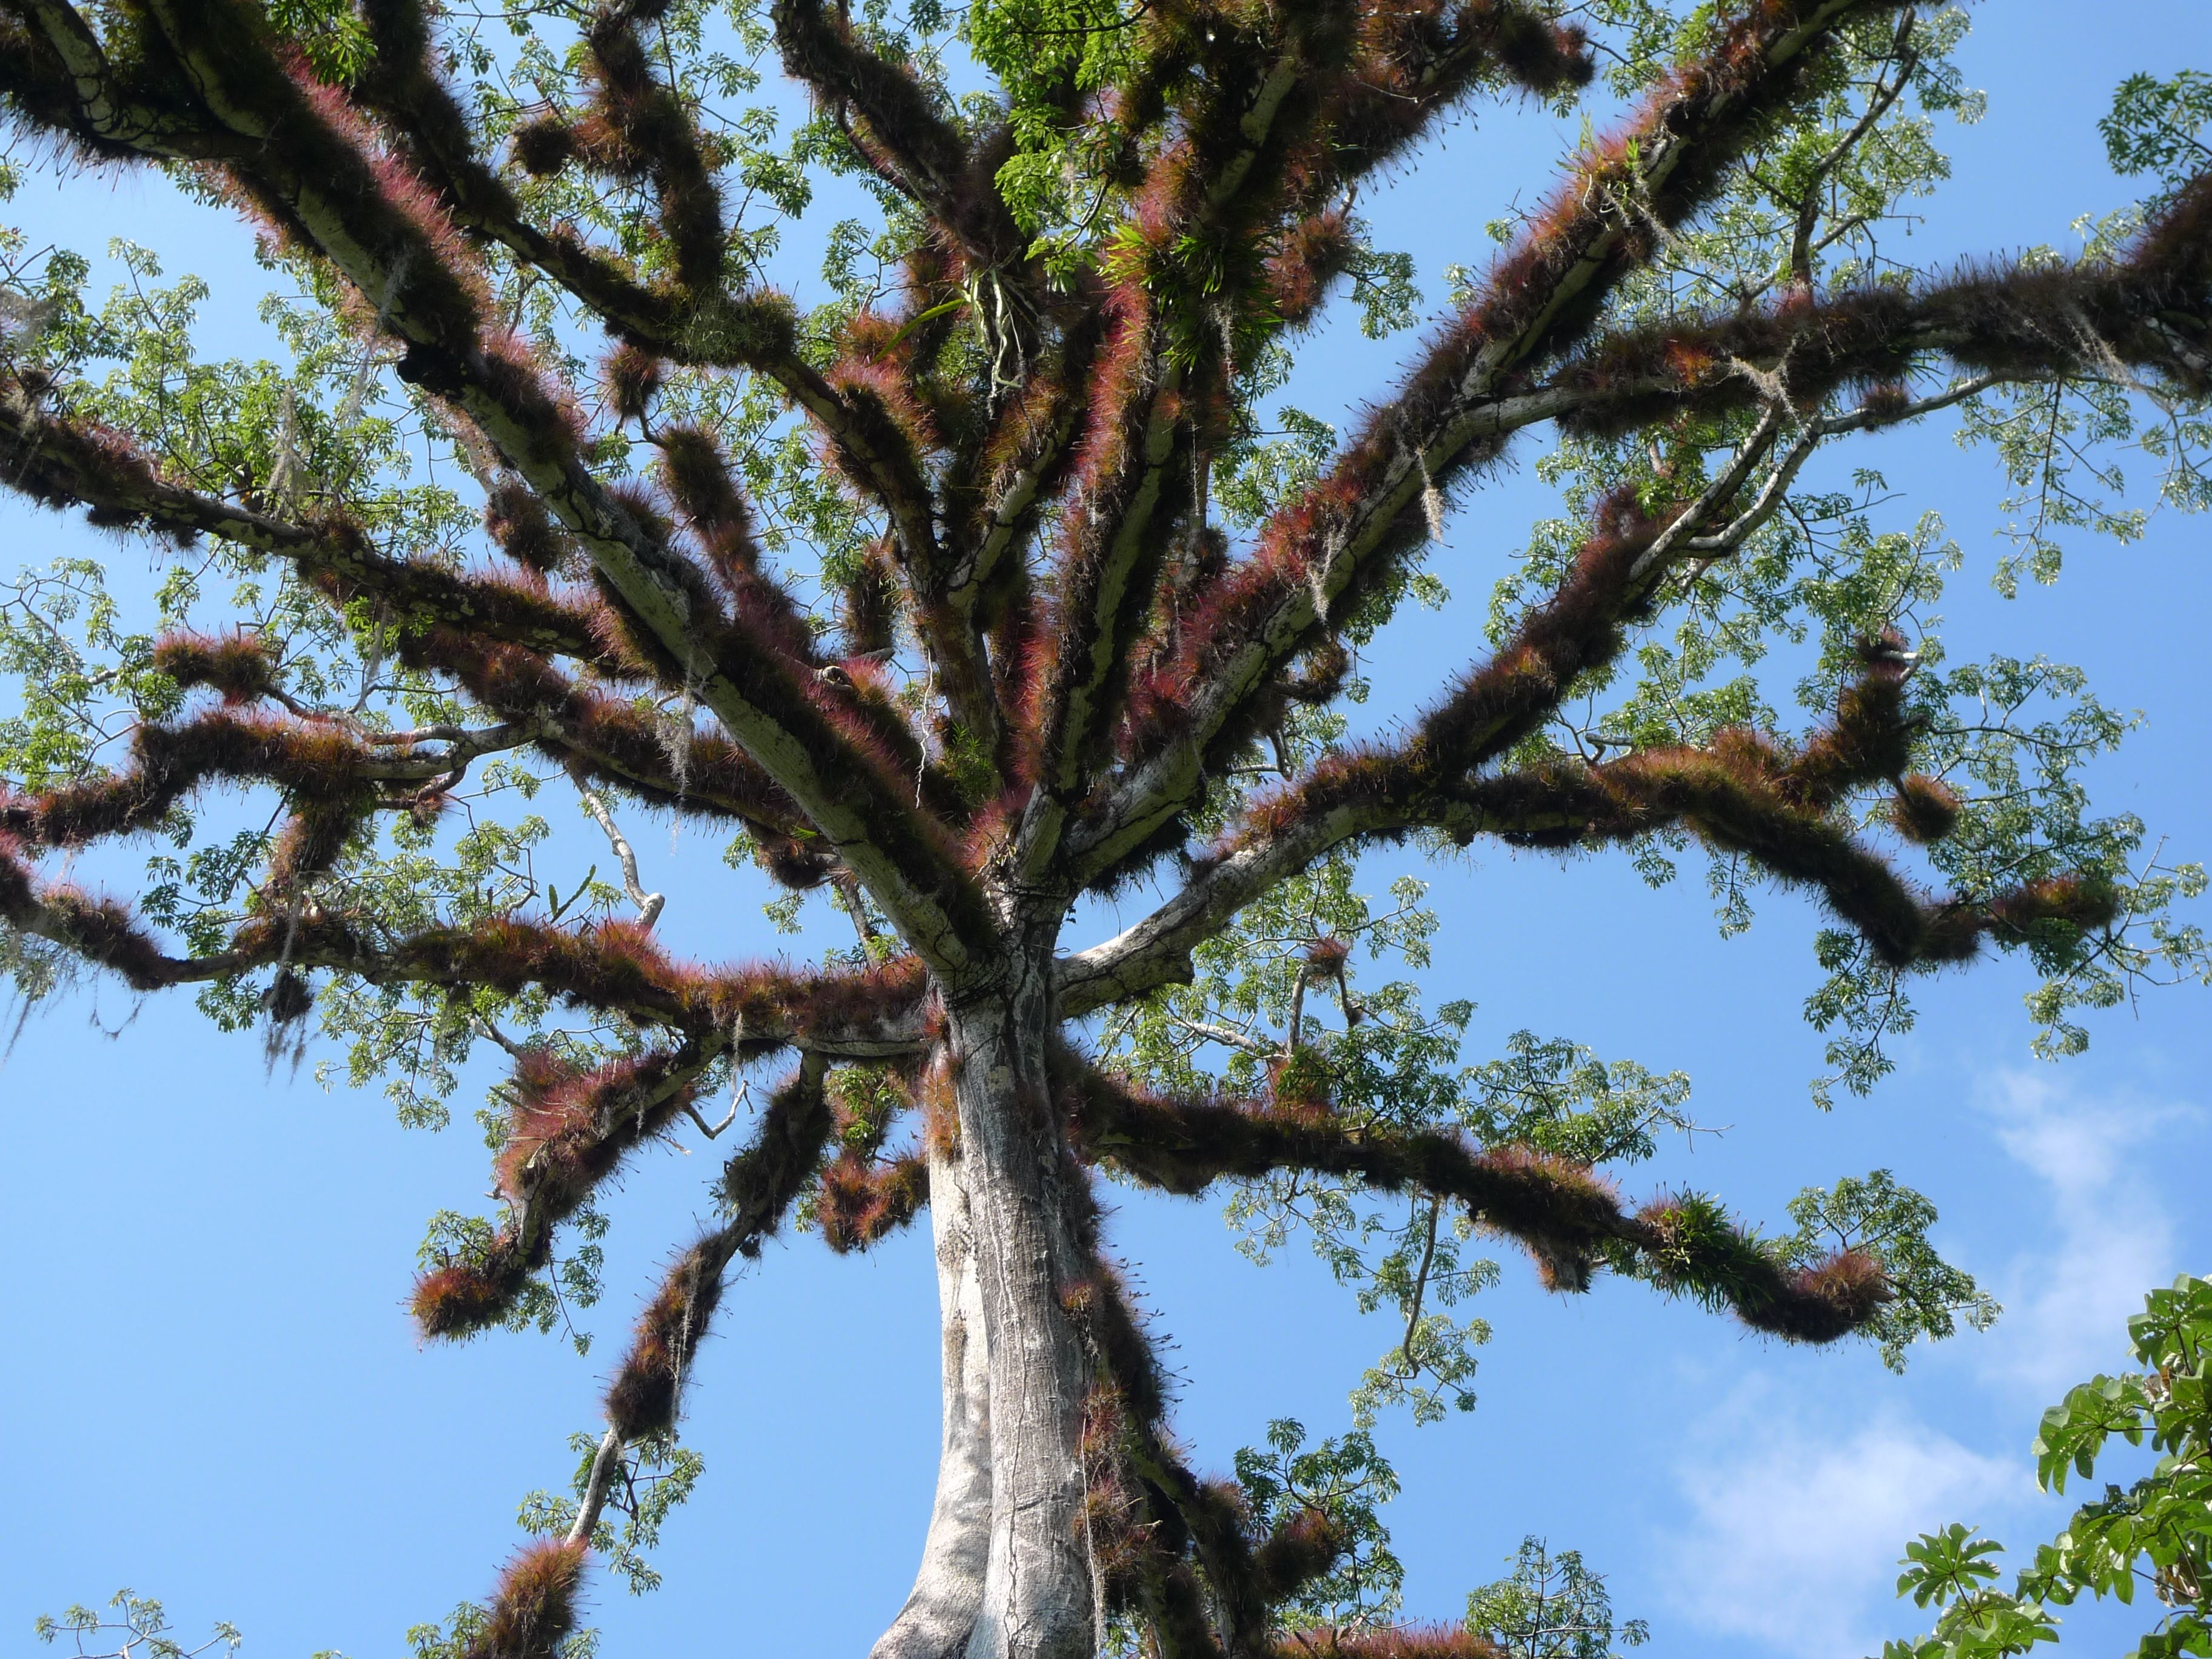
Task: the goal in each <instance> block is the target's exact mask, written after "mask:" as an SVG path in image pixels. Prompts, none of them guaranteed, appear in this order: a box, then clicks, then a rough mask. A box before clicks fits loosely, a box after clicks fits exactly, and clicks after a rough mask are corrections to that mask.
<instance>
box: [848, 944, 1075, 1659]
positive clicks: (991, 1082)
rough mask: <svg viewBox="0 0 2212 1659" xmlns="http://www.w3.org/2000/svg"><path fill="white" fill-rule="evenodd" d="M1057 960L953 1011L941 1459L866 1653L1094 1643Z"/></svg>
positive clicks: (971, 1654) (1063, 1649) (945, 1173)
mask: <svg viewBox="0 0 2212 1659" xmlns="http://www.w3.org/2000/svg"><path fill="white" fill-rule="evenodd" d="M1050 959H1051V951H1050V948H1049V946H1048V945H1047V946H1045V947H1044V948H1042V949H1041V950H1036V951H1030V950H1021V951H1018V952H1017V953H1015V954H1014V955H1013V956H1012V959H1011V960H1010V961H1009V963H1008V964H1007V969H1006V979H1005V980H1004V981H1001V983H1000V985H999V986H996V987H994V989H993V991H992V993H991V994H988V995H987V996H984V997H981V998H978V999H975V1000H963V1002H961V1003H960V1004H959V1005H957V1006H954V1007H952V1008H951V1010H950V1011H949V1012H950V1018H949V1030H948V1035H947V1038H946V1042H947V1048H946V1054H945V1073H947V1074H948V1079H949V1083H950V1091H951V1102H950V1104H951V1107H952V1109H953V1110H954V1112H955V1114H956V1116H957V1126H958V1136H957V1139H958V1145H957V1149H950V1148H948V1149H945V1150H944V1151H941V1152H933V1158H934V1160H935V1161H934V1162H933V1164H932V1167H931V1187H930V1189H931V1194H932V1200H933V1226H934V1227H935V1229H936V1235H937V1250H938V1275H939V1278H938V1284H939V1305H940V1307H941V1309H942V1310H943V1316H944V1320H945V1357H944V1379H945V1432H944V1439H943V1443H942V1444H943V1449H942V1453H941V1457H940V1462H939V1473H938V1487H937V1498H936V1504H935V1507H934V1510H933V1514H932V1516H931V1522H930V1531H929V1537H928V1540H927V1543H926V1544H925V1546H924V1548H923V1554H922V1565H921V1572H920V1574H919V1575H918V1577H917V1578H916V1581H915V1587H914V1590H913V1593H912V1594H911V1595H909V1596H908V1600H907V1603H906V1606H905V1607H903V1608H902V1610H901V1612H900V1613H899V1616H898V1618H897V1620H896V1621H895V1622H894V1623H893V1624H892V1626H891V1627H890V1630H889V1631H887V1632H885V1633H884V1636H883V1638H881V1640H880V1641H878V1644H877V1645H876V1647H875V1650H874V1652H873V1655H872V1659H943V1656H950V1655H953V1654H960V1655H963V1656H964V1659H1078V1656H1087V1655H1089V1654H1091V1652H1092V1651H1093V1650H1094V1648H1095V1645H1096V1640H1097V1619H1096V1609H1095V1607H1094V1606H1093V1591H1092V1576H1091V1559H1090V1551H1089V1549H1088V1547H1087V1545H1086V1543H1085V1531H1084V1474H1083V1465H1082V1458H1081V1437H1082V1428H1083V1413H1084V1404H1085V1397H1086V1395H1087V1393H1088V1390H1089V1388H1090V1385H1091V1369H1092V1368H1091V1358H1090V1355H1089V1352H1088V1350H1087V1348H1086V1346H1085V1343H1084V1340H1083V1339H1082V1336H1081V1334H1080V1333H1079V1330H1078V1329H1077V1328H1076V1325H1075V1323H1074V1321H1073V1318H1072V1317H1071V1316H1070V1315H1069V1313H1068V1310H1067V1309H1066V1306H1065V1305H1064V1302H1063V1297H1064V1296H1065V1294H1066V1291H1067V1290H1068V1289H1069V1288H1070V1287H1071V1286H1073V1285H1076V1284H1077V1283H1079V1282H1080V1281H1081V1280H1082V1279H1083V1278H1084V1277H1085V1273H1086V1261H1087V1256H1086V1255H1085V1251H1084V1250H1083V1248H1082V1246H1081V1243H1080V1242H1079V1239H1080V1236H1081V1235H1080V1230H1079V1224H1078V1221H1077V1218H1076V1217H1075V1216H1074V1214H1073V1213H1072V1211H1071V1203H1070V1200H1071V1196H1072V1195H1071V1194H1069V1193H1068V1191H1067V1190H1066V1184H1065V1179H1064V1176H1063V1174H1062V1157H1063V1154H1062V1150H1061V1144H1060V1130H1059V1127H1058V1126H1057V1125H1056V1124H1055V1123H1054V1120H1053V1118H1052V1115H1051V1113H1050V1110H1049V1100H1050V1094H1049V1089H1048V1084H1047V1080H1046V1074H1045V1052H1046V1041H1047V1032H1048V1030H1049V1029H1050V1028H1049V1024H1048V1016H1049V1004H1050V998H1049V985H1048V977H1047V965H1048V963H1049V961H1050ZM946 1200H950V1201H949V1202H948V1201H946ZM1074 1201H1075V1202H1080V1200H1079V1199H1077V1200H1074Z"/></svg>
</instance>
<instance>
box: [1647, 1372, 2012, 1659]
mask: <svg viewBox="0 0 2212 1659" xmlns="http://www.w3.org/2000/svg"><path fill="white" fill-rule="evenodd" d="M1776 1407H1777V1400H1776V1398H1775V1395H1774V1391H1773V1389H1771V1385H1769V1384H1765V1383H1754V1384H1753V1385H1752V1386H1751V1387H1749V1388H1747V1389H1744V1390H1742V1391H1741V1392H1740V1393H1739V1395H1737V1397H1736V1398H1735V1399H1734V1400H1732V1401H1730V1402H1729V1406H1728V1407H1727V1408H1725V1410H1723V1412H1721V1413H1716V1414H1715V1417H1714V1418H1713V1419H1711V1421H1710V1422H1709V1423H1708V1425H1707V1426H1706V1430H1705V1435H1704V1436H1703V1438H1704V1439H1705V1442H1706V1444H1705V1448H1704V1450H1705V1454H1706V1455H1703V1456H1700V1457H1699V1458H1698V1459H1697V1460H1696V1461H1694V1462H1686V1463H1685V1464H1684V1466H1683V1468H1682V1475H1681V1490H1682V1495H1683V1497H1684V1498H1686V1500H1687V1502H1688V1504H1689V1509H1690V1514H1691V1516H1692V1521H1691V1524H1690V1526H1689V1527H1688V1528H1686V1530H1685V1531H1684V1532H1683V1533H1682V1534H1680V1535H1679V1536H1678V1538H1677V1539H1676V1541H1675V1542H1674V1547H1673V1549H1672V1551H1671V1553H1672V1555H1673V1557H1674V1559H1673V1561H1672V1564H1671V1565H1672V1568H1673V1571H1672V1572H1671V1573H1670V1574H1669V1580H1670V1583H1671V1584H1672V1586H1673V1593H1674V1599H1675V1602H1676V1608H1675V1610H1676V1611H1677V1612H1678V1613H1680V1614H1681V1615H1682V1616H1684V1617H1685V1618H1686V1620H1689V1621H1690V1622H1691V1623H1692V1624H1694V1625H1695V1626H1697V1627H1698V1628H1699V1629H1700V1630H1703V1631H1705V1632H1710V1633H1711V1634H1715V1635H1725V1636H1736V1637H1743V1638H1750V1639H1751V1640H1753V1641H1754V1642H1756V1643H1759V1644H1762V1645H1766V1646H1771V1647H1772V1648H1773V1649H1774V1650H1775V1651H1777V1652H1778V1653H1782V1652H1786V1653H1789V1654H1790V1655H1792V1656H1795V1659H1857V1656H1860V1655H1863V1654H1867V1653H1873V1652H1878V1651H1880V1650H1881V1643H1882V1639H1883V1638H1884V1637H1887V1636H1891V1635H1897V1634H1900V1633H1902V1629H1901V1626H1899V1624H1898V1621H1897V1620H1895V1619H1890V1620H1887V1621H1883V1620H1881V1619H1880V1618H1879V1615H1880V1614H1881V1613H1884V1612H1887V1611H1889V1610H1891V1609H1893V1607H1894V1603H1893V1601H1891V1600H1890V1590H1891V1586H1892V1584H1893V1582H1894V1579H1895V1576H1896V1571H1897V1568H1896V1565H1895V1563H1896V1560H1897V1557H1898V1553H1899V1549H1900V1548H1901V1547H1902V1545H1903V1543H1904V1542H1905V1541H1906V1540H1907V1539H1910V1538H1912V1537H1915V1536H1917V1534H1920V1533H1923V1532H1926V1531H1929V1530H1930V1529H1932V1528H1936V1527H1938V1526H1941V1525H1942V1524H1944V1523H1945V1522H1949V1521H1952V1520H1955V1519H1958V1518H1960V1516H1976V1515H1977V1514H1981V1515H1986V1514H1987V1513H1988V1512H1989V1511H1990V1510H1991V1509H1992V1508H1993V1507H1994V1508H2002V1507H2007V1506H2008V1500H2010V1499H2013V1498H2017V1497H2020V1496H2022V1495H2024V1493H2025V1490H2026V1488H2027V1484H2028V1477H2027V1474H2026V1473H2025V1472H2024V1471H2023V1470H2022V1469H2021V1468H2020V1467H2019V1466H2018V1465H2017V1464H2016V1463H2013V1462H2007V1461H2005V1460H2003V1459H2002V1458H1996V1457H1984V1456H1983V1455H1980V1454H1978V1453H1976V1452H1972V1451H1970V1450H1968V1449H1966V1447H1964V1446H1962V1445H1960V1443H1958V1442H1957V1441H1955V1440H1954V1439H1951V1438H1950V1437H1948V1436H1945V1435H1941V1434H1937V1433H1935V1432H1934V1431H1930V1430H1929V1429H1928V1428H1926V1427H1924V1426H1923V1425H1920V1424H1917V1423H1915V1422H1912V1421H1911V1420H1909V1419H1905V1418H1904V1417H1901V1416H1899V1415H1897V1414H1895V1413H1885V1414H1883V1415H1882V1416H1880V1417H1878V1418H1877V1419H1875V1420H1874V1421H1873V1422H1871V1423H1869V1424H1866V1425H1863V1426H1861V1427H1858V1428H1857V1429H1855V1430H1851V1431H1845V1432H1840V1433H1839V1432H1837V1431H1835V1430H1834V1428H1833V1425H1832V1424H1823V1423H1818V1422H1814V1421H1809V1420H1807V1419H1802V1418H1798V1417H1794V1416H1790V1415H1778V1413H1777V1410H1776ZM1746 1424H1753V1425H1759V1426H1758V1427H1756V1428H1754V1429H1753V1430H1751V1431H1749V1432H1745V1431H1744V1430H1743V1429H1742V1427H1741V1425H1746ZM1728 1425H1735V1426H1734V1428H1733V1431H1730V1430H1729V1426H1728Z"/></svg>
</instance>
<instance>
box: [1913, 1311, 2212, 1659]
mask: <svg viewBox="0 0 2212 1659" xmlns="http://www.w3.org/2000/svg"><path fill="white" fill-rule="evenodd" d="M2128 1335H2129V1337H2130V1346H2133V1348H2134V1349H2135V1355H2136V1360H2137V1361H2138V1363H2140V1364H2142V1365H2143V1366H2144V1367H2145V1369H2144V1370H2142V1371H2139V1372H2132V1373H2130V1374H2129V1375H2127V1376H2098V1377H2095V1378H2093V1379H2092V1380H2091V1381H2089V1382H2087V1383H2081V1385H2080V1386H2079V1387H2077V1388H2075V1389H2069V1391H2068V1392H2067V1395H2066V1398H2065V1399H2064V1400H2063V1401H2061V1402H2060V1403H2059V1404H2057V1405H2056V1406H2053V1407H2051V1409H2050V1410H2049V1411H2047V1412H2045V1413H2044V1414H2043V1427H2042V1431H2041V1432H2040V1433H2039V1434H2038V1435H2037V1436H2036V1439H2035V1473H2036V1479H2037V1480H2038V1481H2039V1483H2040V1484H2041V1485H2042V1486H2043V1487H2044V1489H2045V1491H2050V1492H2064V1491H2065V1490H2066V1480H2067V1475H2068V1473H2069V1469H2070V1471H2071V1472H2072V1473H2074V1474H2078V1475H2080V1476H2081V1479H2082V1480H2088V1479H2089V1478H2090V1477H2091V1476H2092V1475H2093V1474H2095V1473H2096V1471H2097V1460H2098V1459H2099V1458H2100V1457H2101V1456H2103V1455H2105V1453H2106V1450H2107V1449H2109V1445H2110V1442H2111V1441H2112V1438H2113V1437H2115V1436H2118V1437H2119V1438H2121V1439H2124V1440H2125V1441H2126V1442H2127V1443H2128V1444H2129V1445H2130V1446H2141V1445H2142V1443H2143V1442H2144V1441H2146V1440H2148V1441H2149V1442H2150V1444H2151V1447H2152V1449H2154V1451H2156V1452H2157V1453H2158V1454H2159V1456H2158V1459H2157V1462H2156V1463H2155V1464H2154V1467H2153V1468H2152V1469H2151V1472H2150V1473H2149V1474H2146V1475H2144V1476H2143V1477H2142V1478H2141V1479H2140V1480H2136V1481H2135V1482H2134V1483H2133V1484H2132V1485H2131V1486H2128V1487H2127V1488H2125V1489H2124V1490H2123V1489H2122V1488H2121V1487H2120V1486H2119V1485H2118V1483H2117V1482H2107V1483H2106V1486H2105V1492H2104V1496H2103V1497H2102V1498H2093V1499H2092V1500H2091V1501H2090V1502H2088V1503H2086V1504H2082V1505H2081V1508H2080V1509H2078V1510H2075V1512H2074V1517H2073V1519H2072V1521H2071V1522H2069V1523H2068V1525H2067V1528H2066V1529H2065V1530H2064V1531H2063V1532H2062V1533H2060V1534H2058V1536H2057V1538H2056V1539H2054V1540H2052V1541H2051V1542H2050V1543H2048V1544H2039V1545H2038V1546H2037V1547H2036V1551H2035V1559H2034V1562H2033V1565H2030V1566H2027V1567H2023V1568H2022V1569H2021V1571H2020V1572H2019V1574H2018V1575H2017V1576H2016V1577H2015V1582H2014V1584H2013V1588H2012V1589H2011V1590H2010V1592H2007V1591H2004V1590H2001V1589H1997V1588H1996V1584H1995V1580H1996V1576H1997V1568H1996V1563H1995V1562H1993V1561H1992V1560H1990V1557H1991V1556H1994V1555H1996V1554H1997V1553H2000V1551H2001V1549H2002V1546H2000V1545H1998V1544H1996V1543H1995V1542H1993V1541H1990V1540H1989V1539H1987V1538H1984V1537H1982V1536H1980V1535H1979V1534H1977V1533H1975V1532H1974V1531H1973V1530H1972V1528H1968V1527H1966V1526H1964V1525H1961V1524H1960V1523H1958V1522H1953V1523H1952V1524H1951V1525H1950V1526H1948V1527H1946V1528H1944V1529H1943V1530H1942V1532H1940V1533H1923V1534H1921V1536H1920V1537H1919V1539H1917V1541H1915V1542H1913V1543H1912V1544H1911V1545H1909V1546H1908V1547H1906V1550H1905V1559H1904V1561H1903V1562H1902V1563H1900V1565H1902V1566H1903V1567H1904V1568H1905V1571H1904V1573H1903V1574H1902V1575H1901V1576H1900V1577H1899V1579H1898V1581H1897V1593H1898V1594H1899V1595H1908V1594H1909V1595H1911V1597H1912V1600H1913V1601H1914V1603H1915V1604H1916V1605H1917V1606H1919V1607H1929V1606H1934V1607H1937V1608H1940V1609H1941V1612H1940V1613H1939V1615H1938V1618H1937V1620H1936V1630H1935V1632H1934V1633H1933V1634H1932V1635H1930V1636H1928V1637H1926V1638H1923V1639H1922V1640H1920V1641H1917V1642H1891V1643H1889V1644H1887V1646H1885V1647H1884V1648H1883V1650H1882V1653H1883V1659H2008V1656H2010V1655H2014V1654H2021V1653H2027V1652H2031V1651H2033V1650H2034V1648H2035V1647H2036V1646H2037V1644H2039V1643H2044V1642H2056V1641H2057V1639H2058V1621H2059V1618H2060V1615H2059V1614H2057V1613H2054V1612H2052V1611H2051V1609H2052V1608H2054V1607H2071V1606H2072V1605H2073V1604H2074V1602H2075V1601H2077V1600H2079V1599H2080V1598H2081V1596H2082V1595H2085V1594H2086V1595H2090V1596H2093V1597H2095V1598H2096V1599H2098V1600H2100V1601H2101V1600H2103V1599H2104V1598H2105V1597H2106V1596H2112V1597H2114V1598H2116V1599H2117V1600H2118V1601H2122V1602H2132V1601H2134V1600H2135V1595H2136V1589H2137V1588H2138V1587H2140V1588H2142V1589H2147V1590H2148V1591H2149V1592H2150V1594H2151V1595H2154V1596H2155V1597H2156V1598H2157V1599H2158V1601H2160V1602H2161V1603H2162V1604H2163V1605H2164V1606H2165V1607H2166V1609H2167V1611H2166V1613H2165V1614H2164V1616H2163V1617H2161V1618H2160V1620H2158V1622H2157V1624H2156V1625H2155V1626H2154V1627H2153V1628H2152V1629H2151V1630H2150V1631H2149V1632H2147V1633H2146V1634H2145V1635H2144V1636H2143V1638H2142V1641H2140V1642H2139V1643H2137V1644H2136V1647H2135V1650H2134V1652H2135V1654H2136V1655H2137V1656H2140V1659H2168V1656H2175V1659H2178V1656H2180V1655H2183V1654H2195V1655H2199V1656H2202V1655H2204V1654H2208V1653H2212V1623H2208V1622H2207V1620H2206V1617H2205V1613H2206V1607H2207V1599H2206V1598H2207V1593H2208V1588H2212V1468H2208V1465H2207V1460H2208V1458H2212V1393H2208V1389H2207V1384H2208V1383H2212V1282H2208V1281H2206V1280H2204V1279H2197V1278H2192V1277H2191V1276H2189V1275H2187V1274H2185V1275H2183V1276H2182V1277H2181V1278H2180V1279H2176V1280H2175V1281H2174V1283H2173V1286H2172V1289H2170V1290H2163V1291H2152V1292H2151V1293H2150V1295H2149V1297H2148V1299H2147V1300H2146V1301H2145V1302H2144V1304H2143V1310H2142V1312H2141V1313H2139V1314H2137V1315H2136V1316H2135V1317H2134V1318H2132V1319H2130V1320H2129V1321H2128Z"/></svg>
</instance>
